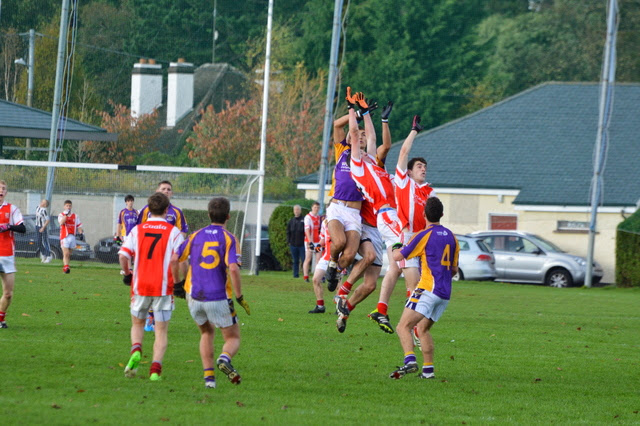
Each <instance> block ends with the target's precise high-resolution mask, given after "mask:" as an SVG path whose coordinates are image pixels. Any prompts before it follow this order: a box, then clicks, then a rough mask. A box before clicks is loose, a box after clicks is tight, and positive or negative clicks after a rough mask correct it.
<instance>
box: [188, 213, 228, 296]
mask: <svg viewBox="0 0 640 426" xmlns="http://www.w3.org/2000/svg"><path fill="white" fill-rule="evenodd" d="M177 253H178V256H180V262H184V261H185V260H187V259H189V271H188V272H187V278H186V281H185V284H184V289H185V291H186V292H187V293H189V295H190V296H191V298H192V299H194V300H199V301H202V302H211V301H216V300H226V299H230V298H231V293H232V291H231V281H230V278H229V275H228V273H227V269H228V268H229V265H231V264H232V263H238V254H237V251H236V239H235V237H234V236H233V234H231V232H229V231H227V230H226V229H224V228H223V227H222V226H220V225H209V226H207V227H205V228H202V229H200V230H199V231H197V232H196V233H194V234H192V235H191V236H189V239H188V240H187V241H185V242H184V244H182V245H181V246H180V248H179V249H178V252H177Z"/></svg>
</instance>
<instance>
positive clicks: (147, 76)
mask: <svg viewBox="0 0 640 426" xmlns="http://www.w3.org/2000/svg"><path fill="white" fill-rule="evenodd" d="M160 105H162V65H159V64H156V61H155V60H154V59H149V61H147V60H146V59H140V62H139V63H137V64H133V71H132V72H131V116H132V117H134V118H136V117H139V116H141V115H144V114H150V113H152V112H153V109H154V108H158V107H159V106H160Z"/></svg>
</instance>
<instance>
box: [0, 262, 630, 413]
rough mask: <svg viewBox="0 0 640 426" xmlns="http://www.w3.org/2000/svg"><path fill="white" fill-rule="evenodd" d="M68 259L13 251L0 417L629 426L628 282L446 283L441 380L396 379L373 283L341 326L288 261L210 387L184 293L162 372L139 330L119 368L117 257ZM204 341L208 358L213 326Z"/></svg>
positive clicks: (268, 281)
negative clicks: (229, 367) (624, 285)
mask: <svg viewBox="0 0 640 426" xmlns="http://www.w3.org/2000/svg"><path fill="white" fill-rule="evenodd" d="M73 266H74V265H73V264H72V273H71V274H70V275H64V274H62V273H61V271H60V267H59V266H58V265H55V266H51V265H41V264H40V263H37V262H36V261H33V260H24V259H19V261H18V269H19V271H18V273H17V274H16V290H15V297H14V302H13V304H12V306H11V308H10V310H9V315H8V317H7V321H8V323H9V326H10V328H9V329H7V330H0V378H1V382H0V418H1V419H2V420H0V423H2V424H3V425H16V424H34V423H41V422H43V421H46V422H48V423H50V424H84V423H107V424H126V423H133V424H142V423H158V422H167V423H171V424H204V423H209V424H211V423H214V422H215V423H224V424H239V423H240V424H247V423H248V424H255V423H270V424H273V423H280V424H326V423H329V424H364V423H374V422H375V423H380V424H407V423H409V424H414V423H426V424H464V423H468V424H472V423H475V424H478V423H525V424H528V423H572V424H573V423H587V424H605V423H606V424H609V423H625V424H628V423H640V413H639V411H640V386H639V385H640V355H639V354H640V351H639V349H640V313H639V310H638V306H639V305H640V303H639V302H640V291H638V289H637V288H633V289H612V288H594V289H590V290H587V289H580V288H572V289H552V288H546V287H538V286H526V285H510V284H501V283H477V282H461V283H456V284H455V288H454V293H453V297H452V301H451V303H450V305H449V308H448V309H447V312H446V313H445V314H444V316H443V318H442V320H441V321H440V322H439V323H438V324H436V325H435V326H434V328H433V336H434V339H435V345H436V359H435V367H436V376H437V378H436V379H435V380H426V381H425V380H418V379H417V378H415V377H405V378H404V379H402V380H397V381H394V380H391V379H389V378H388V374H389V373H390V372H391V371H392V370H393V369H394V368H395V367H396V366H397V365H399V364H400V363H401V362H402V355H403V354H402V350H401V348H400V345H399V343H398V339H397V336H396V335H395V334H394V335H388V334H384V333H383V332H381V331H380V330H379V329H378V328H377V326H376V325H375V324H374V323H373V322H371V321H370V320H369V319H367V317H366V314H367V313H368V312H369V311H370V310H371V309H373V307H374V306H375V303H376V301H377V296H378V292H377V291H376V292H375V293H374V294H373V295H371V296H370V297H369V299H367V300H365V301H364V302H363V304H362V305H361V306H359V307H358V309H357V310H355V311H354V313H353V314H352V316H351V318H350V319H349V324H348V327H347V330H346V332H345V333H344V334H339V333H338V332H337V331H336V328H335V315H332V314H329V313H326V314H323V315H309V314H307V311H308V310H309V309H311V308H312V307H313V304H314V297H313V294H312V292H311V288H310V285H309V284H305V283H303V282H302V281H301V280H293V279H292V278H290V273H286V272H273V273H262V274H261V275H259V276H258V277H250V276H245V277H243V286H244V289H245V291H244V293H245V297H246V299H247V300H248V301H249V303H250V304H251V308H252V315H251V316H250V317H248V316H247V315H246V314H244V312H243V311H242V309H240V314H239V315H240V321H241V323H242V324H243V325H242V339H243V340H242V344H241V348H240V352H239V353H238V355H237V356H236V358H234V366H235V367H236V368H237V369H238V370H239V371H240V373H241V374H242V377H243V382H242V384H241V385H240V386H233V385H231V384H230V383H229V382H228V381H227V380H226V377H225V376H224V375H222V374H221V373H219V372H217V373H216V375H217V379H218V388H217V389H205V388H204V385H203V379H202V366H201V364H200V357H199V353H198V340H199V333H198V330H197V328H196V326H195V324H194V323H193V322H192V320H191V319H190V316H189V313H188V311H187V308H186V304H185V302H184V301H183V300H178V301H177V303H176V311H175V312H174V317H173V320H172V322H171V325H170V329H169V349H168V350H167V354H166V357H165V360H164V364H163V381H162V382H155V383H154V382H150V381H149V380H148V379H147V376H148V367H149V361H150V358H149V356H150V355H151V349H152V340H153V335H152V334H151V333H147V334H146V336H145V342H144V345H143V353H144V356H143V364H141V366H140V368H139V370H138V371H139V376H140V377H139V378H136V379H125V378H124V376H123V370H124V365H125V364H126V362H127V360H128V357H129V347H130V341H129V330H130V318H129V313H128V291H129V289H128V287H125V286H124V285H123V284H122V283H121V281H120V275H119V274H118V269H117V268H115V267H109V266H102V265H99V264H90V263H87V264H84V265H77V267H73ZM399 287H401V284H400V285H399ZM401 293H402V292H401V291H400V289H399V288H398V289H397V290H396V294H395V295H394V299H393V300H392V304H391V309H390V315H391V319H392V322H394V323H396V322H397V320H398V318H399V315H400V312H401V306H402V301H403V298H404V296H403V294H401ZM327 302H329V303H330V298H329V297H327ZM330 306H333V305H332V304H331V305H330ZM216 345H217V346H216V353H219V351H220V347H221V341H220V340H219V336H217V338H216ZM418 359H419V361H421V357H420V355H418ZM140 373H142V374H140Z"/></svg>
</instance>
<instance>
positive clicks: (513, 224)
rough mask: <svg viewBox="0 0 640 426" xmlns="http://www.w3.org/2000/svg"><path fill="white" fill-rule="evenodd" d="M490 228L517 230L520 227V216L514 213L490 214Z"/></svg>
mask: <svg viewBox="0 0 640 426" xmlns="http://www.w3.org/2000/svg"><path fill="white" fill-rule="evenodd" d="M489 229H490V230H499V231H504V230H510V231H515V230H516V229H518V216H516V215H514V214H511V215H507V214H489Z"/></svg>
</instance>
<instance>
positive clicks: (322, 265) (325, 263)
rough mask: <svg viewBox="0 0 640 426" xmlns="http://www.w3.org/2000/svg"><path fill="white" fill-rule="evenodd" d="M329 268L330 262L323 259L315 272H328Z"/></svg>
mask: <svg viewBox="0 0 640 426" xmlns="http://www.w3.org/2000/svg"><path fill="white" fill-rule="evenodd" d="M328 267H329V261H328V260H327V259H324V258H322V259H320V260H318V264H317V265H316V269H315V270H316V271H317V270H318V269H320V270H323V271H326V270H327V268H328Z"/></svg>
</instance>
